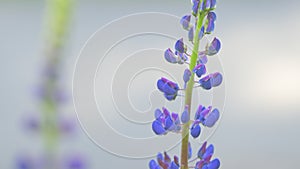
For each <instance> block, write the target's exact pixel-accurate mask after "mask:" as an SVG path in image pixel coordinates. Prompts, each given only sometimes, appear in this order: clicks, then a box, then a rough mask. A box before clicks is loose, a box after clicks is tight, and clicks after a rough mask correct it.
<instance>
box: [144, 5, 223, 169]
mask: <svg viewBox="0 0 300 169" xmlns="http://www.w3.org/2000/svg"><path fill="white" fill-rule="evenodd" d="M191 2H192V7H191V8H192V9H191V14H186V15H184V16H183V17H182V18H181V20H180V25H181V27H182V28H183V29H184V30H186V31H187V40H188V42H185V40H184V39H183V38H179V40H177V41H176V42H175V46H174V49H171V48H168V49H166V50H165V53H164V58H165V60H166V61H167V62H168V63H171V64H183V63H188V64H189V67H188V68H186V69H184V72H183V76H182V80H183V84H184V88H183V89H180V88H179V86H178V83H177V82H173V81H171V80H168V79H166V78H160V79H159V80H158V81H157V88H158V90H159V91H161V92H162V93H163V95H164V97H165V98H166V99H167V100H168V101H173V100H175V99H176V98H177V96H178V95H179V94H178V92H179V90H184V92H185V96H184V97H185V104H184V105H185V106H184V108H183V111H182V113H176V112H172V113H170V111H169V110H168V109H167V108H165V107H163V108H162V109H156V110H155V112H154V117H155V119H154V121H153V122H152V130H153V132H154V133H155V134H156V135H158V136H162V135H166V134H168V133H170V132H172V133H175V134H176V133H180V134H181V135H182V143H181V154H180V157H181V159H180V162H179V158H178V157H177V156H176V155H175V156H174V158H173V159H172V158H171V157H170V156H169V155H168V153H167V152H164V153H158V155H157V157H156V159H153V160H151V161H150V162H149V168H150V169H179V168H180V169H188V168H195V169H218V168H220V165H221V163H220V160H219V159H218V158H213V155H214V152H215V148H214V146H213V145H212V144H209V145H208V143H207V142H204V143H203V144H202V146H201V147H200V148H199V150H198V152H197V153H195V156H196V157H195V158H193V159H194V160H190V161H188V160H189V159H191V158H192V156H193V153H192V152H193V150H192V145H191V142H189V137H190V136H191V137H192V138H194V139H196V140H198V139H199V137H200V136H201V132H202V130H203V129H208V128H212V127H214V126H215V125H216V124H217V123H218V120H219V119H220V111H219V110H218V109H217V108H213V107H212V106H204V105H202V104H199V105H198V108H197V109H196V110H193V108H192V107H191V102H192V92H193V89H194V88H196V87H201V88H202V89H203V90H210V89H212V88H215V87H218V86H220V85H221V83H222V81H223V76H222V74H221V73H219V72H208V69H207V65H206V64H207V62H208V60H209V57H212V56H214V55H216V54H218V53H219V52H220V49H221V41H220V40H219V39H218V38H216V37H215V38H213V40H212V41H211V42H210V43H208V44H207V45H206V47H205V49H202V50H199V46H200V45H199V44H200V41H201V40H202V39H203V38H204V37H205V36H206V35H207V34H212V33H213V31H214V30H215V26H216V20H217V15H216V13H215V12H214V10H215V8H216V0H191ZM186 43H191V44H192V45H193V46H194V47H193V50H192V51H188V49H187V44H186ZM188 53H191V55H189V54H188ZM191 116H192V117H194V118H193V119H191ZM191 163H194V164H191Z"/></svg>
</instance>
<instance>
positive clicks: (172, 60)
mask: <svg viewBox="0 0 300 169" xmlns="http://www.w3.org/2000/svg"><path fill="white" fill-rule="evenodd" d="M164 56H165V59H166V60H167V61H168V62H169V63H177V62H178V59H177V57H176V56H175V54H174V53H173V51H172V50H171V49H170V48H168V49H167V50H166V51H165V54H164Z"/></svg>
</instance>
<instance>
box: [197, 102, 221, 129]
mask: <svg viewBox="0 0 300 169" xmlns="http://www.w3.org/2000/svg"><path fill="white" fill-rule="evenodd" d="M211 109H212V107H211V106H209V107H207V108H206V107H204V106H202V105H199V107H198V109H197V112H196V114H195V118H194V120H195V123H197V122H198V123H202V124H203V126H206V127H213V126H214V125H215V123H216V122H217V121H218V120H219V118H220V112H219V110H218V109H214V110H213V111H211Z"/></svg>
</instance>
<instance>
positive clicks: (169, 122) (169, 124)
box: [166, 116, 175, 130]
mask: <svg viewBox="0 0 300 169" xmlns="http://www.w3.org/2000/svg"><path fill="white" fill-rule="evenodd" d="M174 127H175V126H174V123H173V120H172V118H171V117H170V116H168V117H167V118H166V130H172V129H174Z"/></svg>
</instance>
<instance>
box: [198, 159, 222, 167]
mask: <svg viewBox="0 0 300 169" xmlns="http://www.w3.org/2000/svg"><path fill="white" fill-rule="evenodd" d="M220 165H221V163H220V160H219V159H217V158H216V159H214V160H212V161H211V162H210V163H208V164H206V165H205V166H203V168H202V169H218V168H220Z"/></svg>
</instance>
